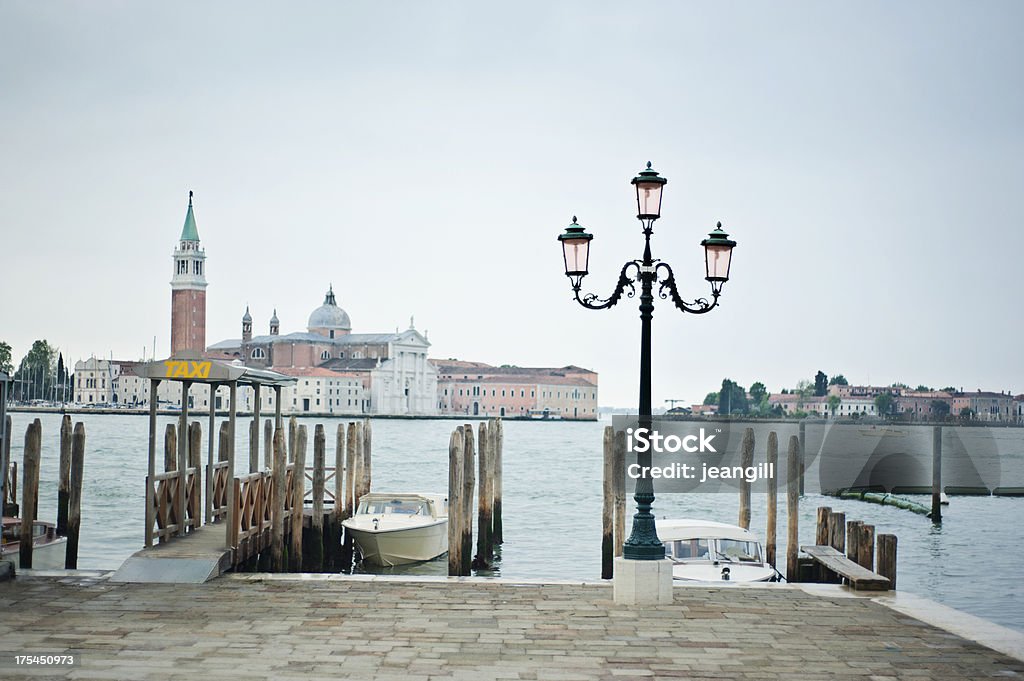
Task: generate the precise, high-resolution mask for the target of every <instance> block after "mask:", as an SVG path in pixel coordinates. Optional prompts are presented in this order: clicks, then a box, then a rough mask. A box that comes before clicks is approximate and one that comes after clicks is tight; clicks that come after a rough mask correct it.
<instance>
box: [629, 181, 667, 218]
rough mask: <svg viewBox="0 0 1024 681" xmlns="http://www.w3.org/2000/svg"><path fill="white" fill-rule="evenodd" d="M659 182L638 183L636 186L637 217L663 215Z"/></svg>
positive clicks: (661, 185) (661, 186)
mask: <svg viewBox="0 0 1024 681" xmlns="http://www.w3.org/2000/svg"><path fill="white" fill-rule="evenodd" d="M664 186H665V185H663V184H660V183H658V182H638V183H637V185H636V203H637V211H638V212H637V215H648V216H653V217H657V216H659V215H661V190H662V188H663V187H664Z"/></svg>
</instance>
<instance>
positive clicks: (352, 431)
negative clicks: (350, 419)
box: [345, 423, 359, 518]
mask: <svg viewBox="0 0 1024 681" xmlns="http://www.w3.org/2000/svg"><path fill="white" fill-rule="evenodd" d="M358 434H359V433H358V432H356V424H355V423H349V424H348V433H347V436H346V439H347V441H348V445H347V448H346V450H345V515H346V517H349V518H351V517H352V516H353V515H354V514H355V512H356V505H357V504H356V501H357V498H356V491H357V490H356V487H357V485H356V480H357V479H358V477H359V476H358V474H359V459H358V458H357V457H356V454H357V451H356V450H357V447H356V441H357V437H356V436H357V435H358Z"/></svg>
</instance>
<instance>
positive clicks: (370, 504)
mask: <svg viewBox="0 0 1024 681" xmlns="http://www.w3.org/2000/svg"><path fill="white" fill-rule="evenodd" d="M341 524H342V526H343V527H344V528H345V530H346V531H347V532H351V533H352V538H353V539H354V540H355V542H356V545H357V546H358V547H359V552H360V553H361V554H362V556H363V560H364V561H366V562H368V563H370V564H373V565H380V566H383V567H393V566H395V565H404V564H406V563H418V562H421V561H425V560H433V559H434V558H437V557H438V556H440V555H442V554H444V553H446V552H447V551H448V497H446V496H445V495H443V494H384V493H381V492H371V493H370V494H366V495H363V496H362V497H361V498H360V499H359V506H358V508H357V509H356V513H355V515H354V516H352V517H351V518H349V519H348V520H345V521H343V522H342V523H341Z"/></svg>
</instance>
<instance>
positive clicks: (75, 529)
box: [64, 421, 85, 570]
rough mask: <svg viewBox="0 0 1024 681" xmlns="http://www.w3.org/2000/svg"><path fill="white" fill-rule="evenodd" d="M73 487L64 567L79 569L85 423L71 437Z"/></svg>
mask: <svg viewBox="0 0 1024 681" xmlns="http://www.w3.org/2000/svg"><path fill="white" fill-rule="evenodd" d="M70 468H71V489H70V490H69V493H68V504H69V506H70V508H69V509H68V542H67V546H66V547H65V551H64V569H66V570H77V569H78V537H79V534H80V531H81V528H82V482H83V481H84V480H85V424H84V423H82V422H81V421H79V422H78V423H76V424H75V431H74V435H72V437H71V464H70Z"/></svg>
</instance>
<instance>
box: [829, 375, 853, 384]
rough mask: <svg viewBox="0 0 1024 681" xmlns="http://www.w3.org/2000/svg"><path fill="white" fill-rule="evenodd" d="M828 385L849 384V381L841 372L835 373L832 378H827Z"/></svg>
mask: <svg viewBox="0 0 1024 681" xmlns="http://www.w3.org/2000/svg"><path fill="white" fill-rule="evenodd" d="M828 384H829V385H850V382H849V381H847V380H846V376H843V375H842V374H836V375H835V376H833V377H832V378H830V379H828Z"/></svg>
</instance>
